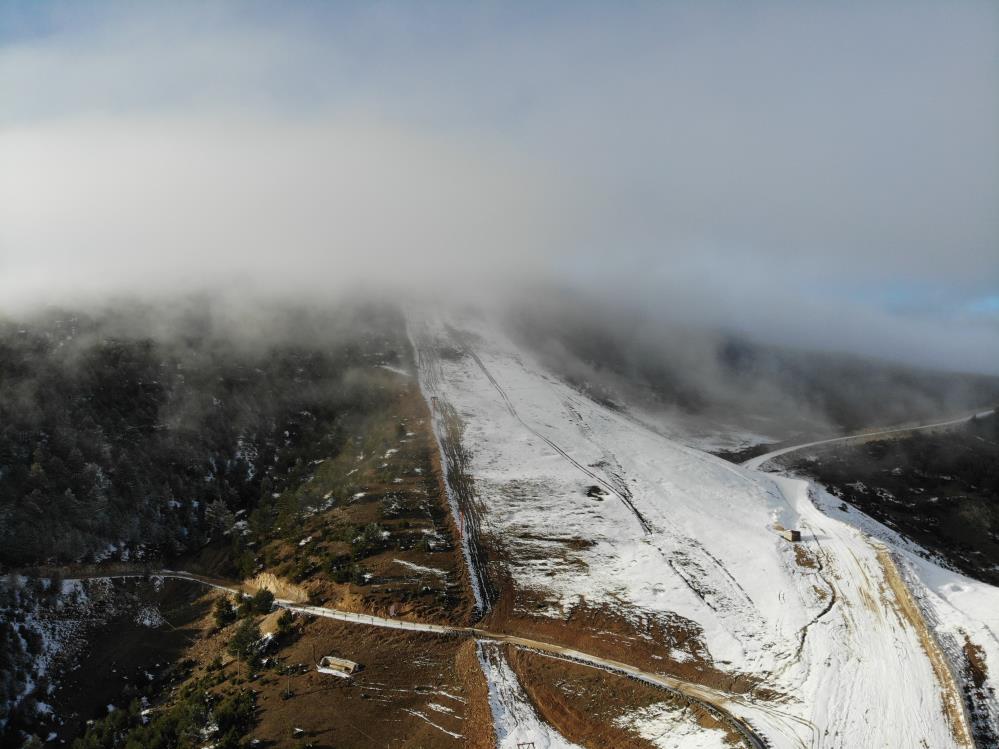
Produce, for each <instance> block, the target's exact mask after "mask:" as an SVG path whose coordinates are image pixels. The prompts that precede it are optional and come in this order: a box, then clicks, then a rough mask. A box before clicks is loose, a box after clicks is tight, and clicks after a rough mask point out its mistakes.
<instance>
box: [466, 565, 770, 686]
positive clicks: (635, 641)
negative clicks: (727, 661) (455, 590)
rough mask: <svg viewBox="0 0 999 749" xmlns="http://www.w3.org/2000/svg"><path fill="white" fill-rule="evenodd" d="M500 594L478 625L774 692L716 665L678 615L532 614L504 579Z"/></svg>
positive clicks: (599, 610) (578, 609) (582, 607)
mask: <svg viewBox="0 0 999 749" xmlns="http://www.w3.org/2000/svg"><path fill="white" fill-rule="evenodd" d="M501 591H502V592H501V594H500V597H499V600H498V601H497V603H496V605H495V607H494V608H493V610H492V611H491V612H490V613H489V615H488V616H487V617H486V618H485V619H484V620H483V622H482V624H481V625H480V626H481V627H482V628H483V629H487V630H489V631H491V632H497V633H503V634H513V635H518V636H520V637H525V638H529V639H534V640H540V641H543V642H549V643H552V644H555V645H559V646H561V647H566V648H573V649H576V650H581V651H584V652H587V653H590V654H592V655H596V656H600V657H602V658H610V659H615V660H620V661H624V662H627V663H630V664H632V665H634V666H636V667H638V668H641V669H642V670H644V671H649V672H651V673H660V674H666V675H670V676H676V677H678V678H681V679H684V680H687V681H692V682H697V683H699V684H704V685H705V686H708V687H712V688H714V689H721V690H724V691H728V692H733V693H736V694H744V693H748V692H752V693H753V694H754V696H756V697H758V698H760V699H774V698H777V697H779V695H777V694H776V693H773V692H772V691H771V690H768V689H766V688H764V687H761V686H760V682H759V679H757V678H756V677H754V676H753V675H751V674H731V673H726V672H724V671H721V670H719V669H718V668H716V667H715V666H714V665H713V664H712V663H711V661H710V659H709V658H708V653H707V650H706V649H705V647H704V644H703V640H702V639H701V635H700V629H699V627H698V626H697V625H696V624H695V623H694V622H690V621H688V620H686V619H683V618H682V617H679V616H675V617H671V618H669V619H665V620H664V619H659V618H654V617H647V616H638V615H636V616H634V617H627V616H624V615H623V614H622V613H620V612H619V611H616V610H613V609H611V608H610V607H608V606H589V605H586V604H585V603H582V604H579V605H577V606H575V607H573V609H572V610H571V611H569V612H568V614H567V616H566V618H565V619H562V620H558V619H552V618H548V617H540V616H538V617H532V616H529V615H526V614H524V613H521V612H523V611H524V610H525V609H526V610H530V607H531V604H530V603H529V602H527V601H528V600H529V599H528V597H527V596H526V595H524V594H521V595H520V599H521V600H520V601H519V602H518V605H517V606H514V593H513V591H512V586H511V585H510V584H509V582H507V581H504V582H503V583H502V584H501ZM671 650H681V651H683V652H685V653H686V654H688V655H689V656H690V659H689V660H685V661H682V662H680V661H677V660H675V659H672V658H671V657H670V651H671Z"/></svg>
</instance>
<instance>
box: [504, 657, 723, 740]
mask: <svg viewBox="0 0 999 749" xmlns="http://www.w3.org/2000/svg"><path fill="white" fill-rule="evenodd" d="M506 656H507V661H508V662H509V663H510V667H511V668H512V669H513V670H514V672H515V673H516V674H517V678H518V680H519V681H520V684H521V686H522V687H523V689H524V691H525V692H526V693H527V696H528V698H529V699H530V700H531V703H532V705H533V706H534V709H535V711H536V712H537V713H538V715H540V716H541V717H542V718H543V719H544V720H545V721H546V722H548V723H549V724H551V725H552V726H554V727H555V729H556V730H558V731H559V733H561V734H562V735H563V736H565V737H566V738H567V739H569V740H570V741H573V742H575V743H577V744H580V745H581V746H584V747H587V749H603V748H604V747H609V746H613V747H616V748H618V747H619V748H620V749H649V747H651V746H652V744H651V743H650V742H648V741H647V740H646V739H643V738H642V737H641V736H639V735H638V734H636V733H635V732H633V731H632V730H630V729H628V728H624V727H621V726H618V725H617V724H616V722H615V721H616V719H618V718H621V717H622V716H624V715H626V714H627V713H629V712H631V711H634V710H637V709H640V708H643V707H648V706H649V705H654V704H659V703H663V702H665V703H668V704H670V705H672V706H674V707H676V708H677V709H679V710H682V711H684V714H683V718H682V719H683V720H689V721H693V722H696V723H697V724H698V725H701V726H703V727H705V728H715V729H718V730H722V731H725V733H726V735H727V737H728V740H729V742H730V743H731V744H732V745H733V746H737V745H739V744H740V743H741V738H740V737H739V735H738V734H737V733H735V732H734V731H732V730H731V728H729V727H728V726H727V725H726V724H724V723H721V722H719V721H718V720H717V719H716V718H715V717H714V716H712V715H711V714H710V713H708V712H707V711H705V710H703V709H702V708H700V707H699V706H697V705H696V704H693V705H688V704H687V703H686V702H685V701H684V700H682V699H680V698H678V697H676V696H674V695H671V694H669V693H668V692H665V691H662V690H658V689H655V688H653V687H651V686H648V685H645V684H642V683H640V682H636V681H633V680H631V679H627V678H624V677H620V676H615V675H611V674H607V673H605V672H601V671H596V670H594V669H592V668H587V667H585V666H581V665H578V664H575V663H572V662H569V661H562V660H558V659H553V658H549V657H546V656H544V655H540V654H538V653H534V652H531V651H529V650H524V649H522V648H518V647H513V646H507V648H506Z"/></svg>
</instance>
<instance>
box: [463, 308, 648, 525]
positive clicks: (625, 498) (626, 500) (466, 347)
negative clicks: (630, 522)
mask: <svg viewBox="0 0 999 749" xmlns="http://www.w3.org/2000/svg"><path fill="white" fill-rule="evenodd" d="M448 332H449V333H450V334H451V336H452V337H453V338H454V339H455V341H456V342H457V343H458V344H459V345H460V346H461V349H462V351H463V352H464V353H466V354H467V355H468V356H469V358H471V359H472V361H474V362H475V363H476V364H477V365H478V367H479V369H480V370H482V374H484V375H485V376H486V379H488V380H489V382H490V383H491V384H492V386H493V388H494V389H495V390H496V392H497V393H499V396H500V398H501V399H502V400H503V404H504V405H505V406H506V409H507V411H509V412H510V415H511V416H513V418H515V419H516V420H517V421H518V422H520V424H521V425H522V426H523V427H524V428H525V429H526V430H527V431H529V432H530V433H531V434H533V435H534V436H535V437H537V438H538V439H540V440H541V441H542V442H544V443H545V444H546V445H548V446H549V447H550V448H551V449H552V450H554V451H555V452H556V453H558V454H559V455H561V456H562V457H563V458H564V459H565V460H566V461H568V462H569V463H570V464H571V465H573V466H575V467H576V468H577V469H578V470H579V471H581V472H582V473H584V474H585V475H586V476H588V477H590V478H591V479H593V480H594V481H595V482H597V483H598V484H600V485H601V486H602V487H604V488H605V489H606V490H607V491H608V492H610V493H611V494H613V495H614V496H615V497H617V498H618V499H619V500H621V502H622V503H623V504H624V505H625V507H627V508H628V510H630V511H631V513H632V514H633V515H634V516H635V519H636V520H638V523H639V525H641V526H642V531H643V532H644V533H645V535H652V533H653V532H654V530H655V529H654V528H653V527H652V524H651V523H649V521H648V520H646V519H645V516H643V515H642V513H641V512H639V510H638V508H637V507H635V504H634V503H633V502H632V501H631V496H630V494H631V493H630V492H627V491H624V492H622V491H621V490H620V489H619V488H618V487H616V486H614V484H613V483H612V482H610V481H608V480H606V479H605V478H604V477H603V476H600V475H598V474H597V473H594V472H593V471H591V470H590V469H589V468H587V467H586V466H584V465H583V464H582V463H580V462H579V461H578V460H576V459H575V458H573V457H572V456H571V455H570V454H569V453H568V452H566V451H565V450H564V449H562V448H561V447H560V446H559V445H558V444H557V443H556V442H554V441H553V440H551V439H549V438H548V437H547V436H545V435H544V434H542V433H541V432H539V431H538V430H537V429H535V428H534V427H533V426H531V425H530V424H528V423H527V422H526V421H525V420H524V419H523V417H521V415H520V413H519V412H518V411H517V408H516V406H514V404H513V401H511V400H510V396H508V395H507V393H506V390H504V389H503V386H502V385H500V384H499V382H497V381H496V378H495V377H493V375H492V372H490V371H489V369H488V367H486V365H485V363H484V362H483V361H482V359H480V358H479V355H478V354H476V353H475V350H474V349H473V348H472V347H471V345H470V344H469V343H468V342H467V341H466V340H464V337H463V336H462V335H461V334H460V333H459V332H458V331H456V330H454V329H453V328H450V327H448Z"/></svg>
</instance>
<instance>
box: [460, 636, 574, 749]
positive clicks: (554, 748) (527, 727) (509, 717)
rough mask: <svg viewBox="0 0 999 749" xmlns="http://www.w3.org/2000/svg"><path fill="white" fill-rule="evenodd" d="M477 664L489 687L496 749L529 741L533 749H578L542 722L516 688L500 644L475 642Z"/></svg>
mask: <svg viewBox="0 0 999 749" xmlns="http://www.w3.org/2000/svg"><path fill="white" fill-rule="evenodd" d="M477 648H478V655H479V664H480V665H481V666H482V673H484V674H485V676H486V684H487V685H488V686H489V709H490V710H491V711H492V714H493V730H495V731H496V743H497V749H517V745H518V744H522V743H526V742H533V743H534V746H535V749H581V747H580V746H579V745H578V744H573V743H571V742H569V741H567V740H566V739H565V737H563V736H562V735H561V734H559V733H558V732H557V731H555V730H554V729H553V728H552V727H551V726H549V725H548V724H546V723H545V722H543V721H542V720H541V719H540V718H539V717H538V714H537V713H536V712H535V711H534V708H533V707H532V706H531V702H530V700H528V698H527V695H526V694H524V690H523V689H521V687H520V682H519V681H518V680H517V675H516V674H515V673H514V672H513V669H512V668H510V666H509V664H508V663H507V662H506V658H504V657H503V652H502V648H501V646H500V645H498V644H496V643H493V642H479V643H477Z"/></svg>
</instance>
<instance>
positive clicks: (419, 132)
mask: <svg viewBox="0 0 999 749" xmlns="http://www.w3.org/2000/svg"><path fill="white" fill-rule="evenodd" d="M0 101H2V102H3V105H2V106H0V162H2V163H4V164H5V165H6V166H7V167H8V168H6V169H0V298H2V299H4V300H7V301H8V305H10V304H15V303H25V302H27V301H32V302H35V303H42V302H44V301H45V300H47V299H49V298H51V297H58V298H67V295H72V294H78V295H87V294H89V295H91V296H93V295H100V294H105V293H117V292H118V291H120V289H118V288H115V286H116V284H117V285H120V286H122V287H124V288H125V289H126V290H133V291H136V292H137V293H145V292H147V291H150V290H158V291H163V292H172V291H175V290H177V289H184V288H188V287H189V286H191V285H192V284H205V283H223V282H224V283H229V284H233V283H237V282H236V281H234V280H233V269H234V268H238V269H239V276H240V278H241V279H242V280H241V281H240V282H239V283H242V284H243V285H244V286H246V287H250V286H253V285H254V284H256V285H258V286H259V285H266V286H270V287H277V288H287V289H293V290H296V291H298V290H301V289H302V288H303V287H307V286H309V285H310V284H312V283H314V279H315V278H316V277H317V276H320V277H324V278H325V277H336V278H338V279H341V281H340V283H342V284H344V285H348V286H349V285H352V284H355V283H356V282H357V281H358V279H361V280H364V281H367V282H372V283H376V282H377V283H379V284H385V285H386V286H388V287H390V286H399V285H414V284H416V285H420V286H432V285H433V284H435V283H439V282H440V279H441V278H444V277H446V278H449V279H461V285H462V286H463V287H465V288H469V289H483V290H485V289H492V288H495V287H497V286H498V285H503V284H506V285H513V286H518V285H522V284H523V282H524V281H525V280H526V279H530V280H532V281H533V280H538V279H544V280H549V281H552V282H555V283H563V284H578V285H582V286H585V287H587V288H588V289H589V290H590V291H592V292H593V293H600V294H604V295H606V296H607V297H608V298H611V299H619V300H624V299H628V300H631V303H634V304H641V305H645V306H647V307H648V309H650V310H657V314H661V315H663V316H664V317H667V316H668V317H671V318H676V317H685V318H691V319H693V320H694V321H700V322H703V323H705V324H710V325H721V326H725V327H734V328H738V329H744V330H746V331H748V332H750V333H752V334H754V335H758V336H762V337H768V338H771V339H775V340H779V341H782V342H789V343H799V344H808V345H823V346H827V347H830V348H849V349H850V350H855V351H858V352H860V353H875V354H879V355H889V356H893V357H896V358H900V359H905V360H910V361H919V362H921V363H929V364H934V365H939V366H951V367H957V368H971V369H981V370H990V371H999V316H997V312H996V303H995V300H996V298H997V297H999V214H997V211H996V205H999V9H997V6H995V5H994V4H993V3H986V2H981V3H975V2H967V3H961V4H956V3H955V4H939V3H934V4H930V3H919V2H871V3H856V4H835V5H834V4H826V3H813V4H800V3H778V2H771V3H754V4H751V5H735V4H723V3H719V4H713V3H681V2H673V3H667V4H664V3H657V4H652V3H633V4H627V5H622V4H597V3H593V4H581V3H568V2H566V3H546V4H544V5H543V6H539V5H537V4H528V3H484V4H461V3H435V4H402V3H357V4H350V3H335V4H333V3H318V2H317V3H303V2H292V3H226V2H223V3H213V4H194V3H190V4H185V3H180V4H177V3H161V4H156V3H88V4H80V3H40V2H12V1H11V0H5V1H4V2H0ZM317 269H318V270H321V271H323V272H320V273H317V272H316V271H317ZM387 269H396V272H395V273H392V272H389V271H388V270H387ZM666 299H668V300H672V301H671V302H669V303H667V302H664V300H666ZM816 331H821V335H819V336H817V335H816Z"/></svg>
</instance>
